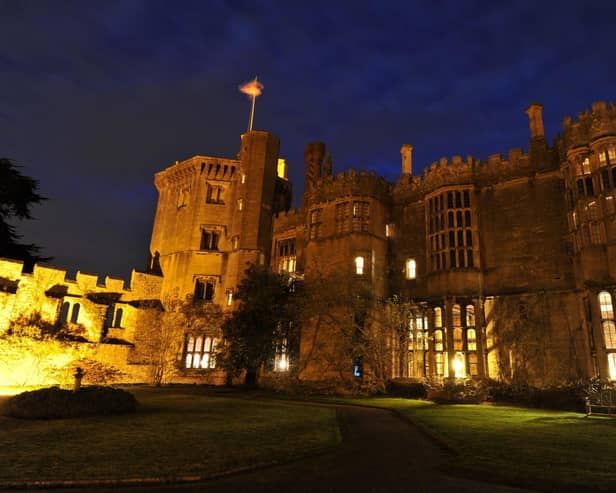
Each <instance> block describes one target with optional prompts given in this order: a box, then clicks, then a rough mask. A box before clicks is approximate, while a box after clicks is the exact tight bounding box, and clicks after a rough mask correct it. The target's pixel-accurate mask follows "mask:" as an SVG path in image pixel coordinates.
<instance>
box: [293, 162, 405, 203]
mask: <svg viewBox="0 0 616 493" xmlns="http://www.w3.org/2000/svg"><path fill="white" fill-rule="evenodd" d="M393 189H394V185H393V184H392V183H389V182H388V181H387V180H385V178H383V177H382V176H377V174H376V172H375V171H374V170H370V171H368V172H366V170H364V169H360V170H356V169H353V168H351V169H348V170H347V171H346V172H345V171H340V172H338V173H336V174H335V175H328V176H324V177H321V178H319V179H318V180H317V181H316V185H315V187H314V189H312V190H307V191H306V193H305V195H304V200H305V202H306V204H310V203H314V202H325V201H328V200H333V199H335V198H338V197H343V196H346V195H364V196H371V197H374V198H375V199H377V200H381V201H387V200H389V198H390V197H391V194H392V193H393Z"/></svg>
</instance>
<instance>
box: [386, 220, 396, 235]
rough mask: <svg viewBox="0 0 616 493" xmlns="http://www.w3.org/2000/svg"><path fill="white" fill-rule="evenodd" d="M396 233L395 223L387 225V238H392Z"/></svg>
mask: <svg viewBox="0 0 616 493" xmlns="http://www.w3.org/2000/svg"><path fill="white" fill-rule="evenodd" d="M395 231H396V230H395V225H394V224H393V223H389V224H386V225H385V236H387V238H392V237H393V236H394V234H395Z"/></svg>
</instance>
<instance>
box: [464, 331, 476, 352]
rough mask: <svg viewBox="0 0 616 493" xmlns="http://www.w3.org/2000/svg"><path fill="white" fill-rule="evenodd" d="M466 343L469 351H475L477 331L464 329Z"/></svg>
mask: <svg viewBox="0 0 616 493" xmlns="http://www.w3.org/2000/svg"><path fill="white" fill-rule="evenodd" d="M466 344H467V347H468V350H469V351H477V332H475V329H468V330H467V331H466Z"/></svg>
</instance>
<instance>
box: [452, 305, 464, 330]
mask: <svg viewBox="0 0 616 493" xmlns="http://www.w3.org/2000/svg"><path fill="white" fill-rule="evenodd" d="M451 318H452V321H453V326H454V327H460V326H461V325H462V315H461V310H460V305H453V307H452V308H451Z"/></svg>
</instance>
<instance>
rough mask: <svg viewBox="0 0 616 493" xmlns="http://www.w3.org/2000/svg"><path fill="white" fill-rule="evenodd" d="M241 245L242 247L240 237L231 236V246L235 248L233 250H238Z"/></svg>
mask: <svg viewBox="0 0 616 493" xmlns="http://www.w3.org/2000/svg"><path fill="white" fill-rule="evenodd" d="M239 247H240V237H239V236H234V237H233V238H231V248H233V250H237V249H238V248H239Z"/></svg>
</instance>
